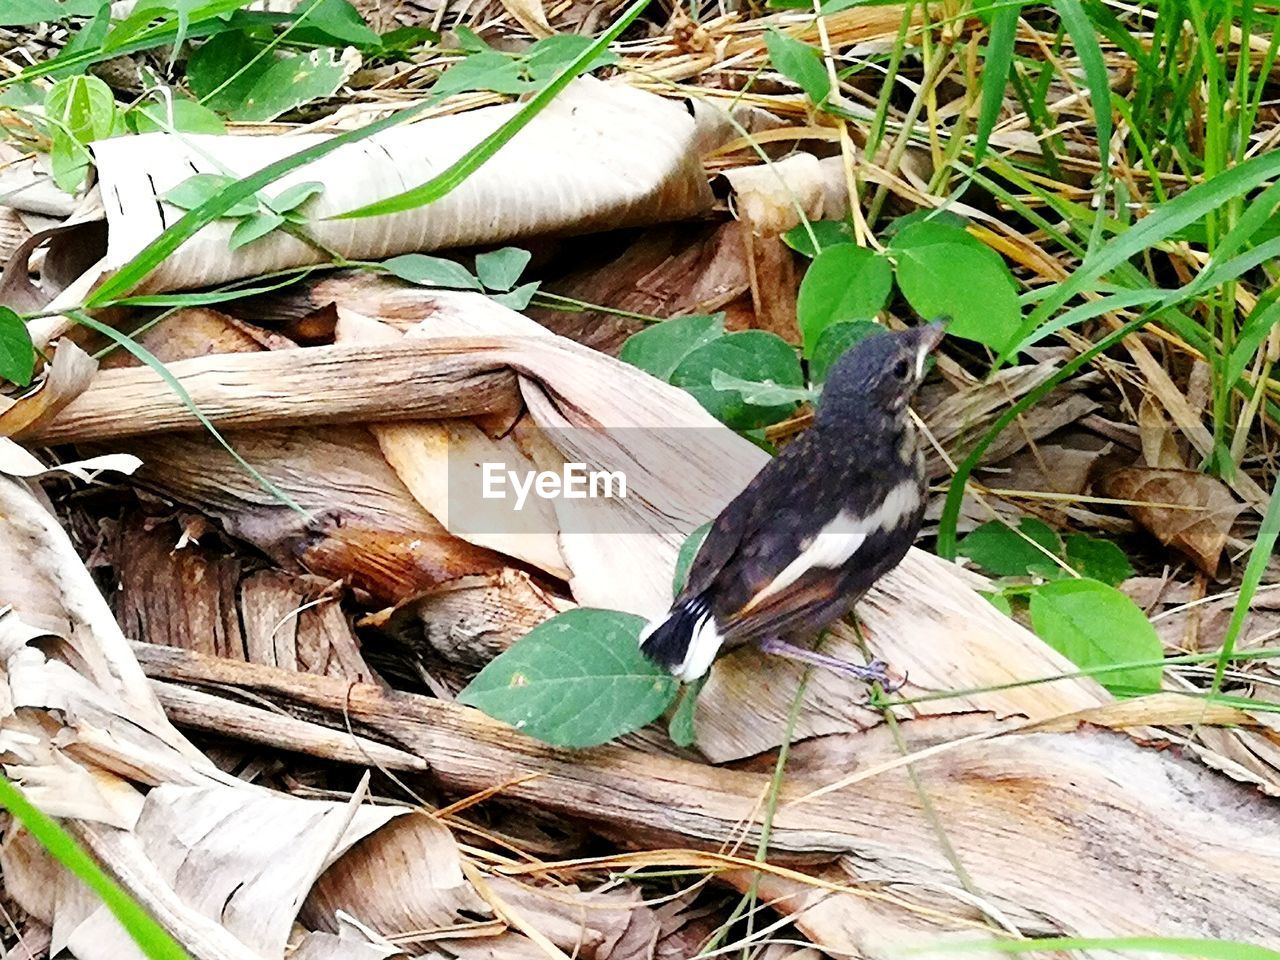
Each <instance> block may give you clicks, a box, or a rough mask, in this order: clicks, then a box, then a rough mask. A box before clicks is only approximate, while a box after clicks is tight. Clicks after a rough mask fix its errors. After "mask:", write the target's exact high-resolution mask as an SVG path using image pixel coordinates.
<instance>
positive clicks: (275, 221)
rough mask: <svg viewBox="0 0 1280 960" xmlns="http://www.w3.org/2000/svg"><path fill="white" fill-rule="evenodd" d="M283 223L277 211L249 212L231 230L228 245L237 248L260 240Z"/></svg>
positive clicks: (282, 218) (233, 248)
mask: <svg viewBox="0 0 1280 960" xmlns="http://www.w3.org/2000/svg"><path fill="white" fill-rule="evenodd" d="M282 223H284V217H282V216H281V215H280V214H278V213H270V212H268V213H251V214H249V216H247V217H245V218H244V219H243V220H241V221H240V222H239V223H237V224H236V225H235V229H233V230H232V231H231V240H230V242H229V243H228V247H229V248H230V249H232V250H239V249H240V248H241V247H243V246H245V245H247V244H250V243H253V241H255V240H260V239H261V238H263V237H265V236H266V235H267V234H268V233H270V232H271V231H272V230H274V229H275V228H276V227H278V226H280V225H281V224H282Z"/></svg>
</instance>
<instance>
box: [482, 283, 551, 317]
mask: <svg viewBox="0 0 1280 960" xmlns="http://www.w3.org/2000/svg"><path fill="white" fill-rule="evenodd" d="M540 286H542V281H541V280H534V281H532V282H531V283H522V284H520V286H518V287H516V288H515V289H514V290H511V291H509V292H508V293H493V294H490V295H489V299H490V300H492V301H493V302H494V303H500V304H502V305H503V306H504V307H506V308H507V309H508V310H523V309H524V308H525V307H527V306H528V305H529V301H530V300H532V299H533V295H534V294H535V293H537V292H538V288H539V287H540Z"/></svg>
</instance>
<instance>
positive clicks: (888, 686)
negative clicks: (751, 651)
mask: <svg viewBox="0 0 1280 960" xmlns="http://www.w3.org/2000/svg"><path fill="white" fill-rule="evenodd" d="M760 649H761V650H763V651H764V652H765V653H771V654H773V655H774V656H775V657H786V658H787V659H788V660H796V661H799V662H800V663H807V664H810V665H812V666H815V667H823V668H824V669H827V670H831V671H833V672H835V673H840V674H844V675H845V676H847V677H854V678H856V679H858V680H861V681H863V682H864V683H878V684H880V685H881V686H882V687H883V688H884V691H885V693H894V692H896V691H898V690H901V689H902V686H903V684H905V683H906V682H907V680H906V677H897V676H893V675H891V674H890V673H889V667H888V665H886V664H885V662H884V661H883V660H872V661H871V662H870V663H869V664H867V665H866V666H865V667H864V666H863V665H862V664H859V663H851V662H850V661H848V660H842V659H840V658H839V657H832V656H828V655H827V654H825V653H819V652H818V651H817V650H809V649H807V648H805V647H798V646H796V645H795V644H793V643H787V641H785V640H778V639H776V638H775V639H770V640H764V641H762V642H761V643H760Z"/></svg>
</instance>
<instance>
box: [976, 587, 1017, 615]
mask: <svg viewBox="0 0 1280 960" xmlns="http://www.w3.org/2000/svg"><path fill="white" fill-rule="evenodd" d="M983 596H984V597H986V598H987V601H988V602H989V603H990V604H991V605H992V606H993V607H995V608H996V609H997V610H999V611H1000V612H1001V613H1003V614H1004V615H1005V616H1006V617H1012V616H1013V604H1011V603H1010V602H1009V598H1008V597H1006V596H1005V595H1004V594H1003V593H984V594H983Z"/></svg>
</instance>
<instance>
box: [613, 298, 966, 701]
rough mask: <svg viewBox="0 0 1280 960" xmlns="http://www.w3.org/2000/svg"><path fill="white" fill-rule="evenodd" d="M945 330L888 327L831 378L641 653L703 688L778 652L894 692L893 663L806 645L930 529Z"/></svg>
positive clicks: (645, 634) (848, 355) (723, 516)
mask: <svg viewBox="0 0 1280 960" xmlns="http://www.w3.org/2000/svg"><path fill="white" fill-rule="evenodd" d="M944 330H945V321H939V322H934V323H930V324H925V325H921V326H917V327H914V328H910V329H907V330H903V331H897V332H890V331H887V330H879V331H876V332H875V333H872V334H871V335H870V336H867V337H866V338H864V339H862V340H860V341H859V342H857V343H855V344H854V345H853V346H852V347H851V348H849V349H848V350H847V351H846V352H845V353H844V354H843V355H842V356H841V357H840V358H839V359H838V360H837V361H836V362H835V364H834V365H833V366H832V367H831V369H830V371H829V373H828V375H827V378H826V381H825V382H824V384H823V389H822V393H821V396H820V397H819V399H818V405H817V411H816V414H815V417H814V422H813V425H812V426H811V427H810V428H809V429H808V430H806V431H805V432H804V433H803V434H801V435H800V436H799V437H797V438H796V439H795V440H793V441H792V442H791V443H789V444H788V445H787V446H786V447H785V448H784V449H783V451H782V452H781V453H780V454H779V455H778V456H777V457H775V458H773V459H772V460H770V461H769V462H768V463H767V464H766V465H765V466H764V468H763V469H762V470H761V471H760V472H759V473H758V474H756V476H755V477H754V478H753V479H752V480H751V482H750V483H749V484H747V486H746V488H745V489H744V490H743V491H742V492H741V493H739V494H738V495H737V496H736V497H735V498H734V499H733V500H732V501H731V502H730V503H729V505H728V506H726V507H725V508H724V510H722V511H721V512H720V515H719V516H718V517H716V518H715V520H714V521H713V522H712V524H711V527H710V530H709V532H708V533H707V536H706V539H705V540H704V541H703V543H702V546H701V547H700V548H699V549H698V552H697V555H696V556H695V557H694V560H693V563H692V564H691V566H690V568H689V574H688V577H687V579H686V581H685V586H684V587H683V589H682V590H681V591H680V593H679V595H678V596H677V597H676V598H675V601H674V603H673V604H672V605H671V608H670V610H668V611H667V612H666V613H665V615H662V616H659V617H657V618H655V619H653V620H651V621H649V623H648V624H647V625H646V626H645V627H644V628H643V630H642V631H641V633H640V635H639V640H640V649H641V652H642V653H643V654H644V655H645V656H646V657H648V658H649V659H650V660H651V661H653V662H654V663H656V664H658V665H659V666H660V667H662V668H664V669H665V670H666V671H668V672H669V673H670V674H672V675H673V676H674V677H676V678H677V679H679V680H681V681H683V682H685V683H692V682H694V681H696V680H699V679H700V678H702V677H703V676H705V675H706V674H707V672H708V671H709V670H710V669H711V665H712V664H713V663H714V662H715V660H716V659H717V658H718V657H719V656H720V655H721V654H723V653H726V652H728V651H730V650H732V649H735V648H737V647H741V646H743V645H745V644H748V643H754V644H755V645H756V646H757V647H758V648H759V649H760V650H762V651H763V652H765V653H767V654H774V655H780V656H783V657H787V658H790V659H793V660H798V661H801V662H804V663H808V664H812V665H815V666H819V667H825V668H827V669H831V670H835V671H838V672H841V673H844V674H846V675H851V676H854V677H857V678H858V679H861V680H864V681H867V682H871V681H880V682H886V681H887V677H888V674H887V671H886V668H885V665H884V664H883V663H880V662H879V661H876V662H873V663H871V664H869V665H867V666H862V665H859V664H854V663H850V662H849V661H846V660H842V659H840V658H837V657H831V656H827V655H824V654H822V653H819V652H817V651H815V650H812V649H809V648H807V647H804V646H801V645H800V643H799V641H804V640H805V639H808V638H812V637H814V636H816V635H818V634H820V633H821V631H823V630H825V629H826V628H827V627H829V626H830V625H831V624H833V623H834V622H836V621H837V620H839V619H840V618H841V617H843V616H844V615H845V614H847V613H848V612H849V611H850V610H851V609H852V607H853V604H854V603H856V602H857V601H858V600H859V599H860V598H861V597H862V595H863V594H865V593H866V592H867V590H868V589H869V588H870V587H871V585H872V584H874V583H875V582H876V581H877V580H879V579H880V578H881V577H882V576H884V575H885V574H886V573H888V572H889V571H890V570H892V569H893V568H894V567H896V566H897V565H898V564H899V563H900V562H901V561H902V558H903V557H904V556H906V553H907V550H908V549H909V548H910V547H911V544H912V543H913V542H914V540H915V537H916V534H917V533H918V532H919V530H920V523H921V521H922V520H923V517H924V508H925V500H926V497H925V493H926V487H925V473H924V453H923V450H922V449H921V447H920V443H919V440H918V438H917V435H916V430H915V427H914V424H913V423H912V420H911V412H910V402H911V400H912V398H913V397H914V396H915V393H916V390H917V388H918V387H919V386H920V383H921V382H922V381H923V379H924V376H925V365H926V361H927V359H928V357H929V354H930V353H931V352H932V351H933V350H934V349H936V348H937V346H938V344H939V343H941V341H942V338H943V334H944Z"/></svg>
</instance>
